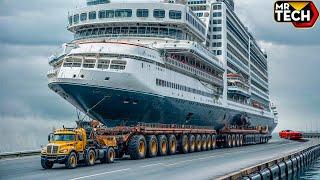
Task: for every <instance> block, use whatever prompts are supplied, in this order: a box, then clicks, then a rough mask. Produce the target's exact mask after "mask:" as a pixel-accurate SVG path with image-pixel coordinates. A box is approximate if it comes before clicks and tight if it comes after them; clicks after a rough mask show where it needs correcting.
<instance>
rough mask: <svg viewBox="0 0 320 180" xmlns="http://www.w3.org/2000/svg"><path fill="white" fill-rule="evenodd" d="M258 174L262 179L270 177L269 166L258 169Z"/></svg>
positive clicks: (265, 179) (266, 179)
mask: <svg viewBox="0 0 320 180" xmlns="http://www.w3.org/2000/svg"><path fill="white" fill-rule="evenodd" d="M260 175H261V177H262V179H263V180H269V179H271V171H270V169H269V168H265V169H263V170H262V171H260Z"/></svg>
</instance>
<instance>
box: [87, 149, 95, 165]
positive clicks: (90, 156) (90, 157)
mask: <svg viewBox="0 0 320 180" xmlns="http://www.w3.org/2000/svg"><path fill="white" fill-rule="evenodd" d="M95 162H96V154H95V152H94V151H93V149H90V150H89V151H88V152H87V154H86V164H87V165H88V166H93V165H94V164H95Z"/></svg>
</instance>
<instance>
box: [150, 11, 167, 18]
mask: <svg viewBox="0 0 320 180" xmlns="http://www.w3.org/2000/svg"><path fill="white" fill-rule="evenodd" d="M165 16H166V11H165V10H163V9H155V10H153V17H155V18H164V17H165Z"/></svg>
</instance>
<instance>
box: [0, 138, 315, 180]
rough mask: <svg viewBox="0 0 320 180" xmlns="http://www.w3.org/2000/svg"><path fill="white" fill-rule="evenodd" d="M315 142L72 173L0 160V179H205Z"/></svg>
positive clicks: (33, 162) (33, 160)
mask: <svg viewBox="0 0 320 180" xmlns="http://www.w3.org/2000/svg"><path fill="white" fill-rule="evenodd" d="M318 143H319V140H310V141H307V142H294V141H287V140H279V141H274V142H271V143H269V144H264V145H254V146H245V147H239V148H232V149H217V150H213V151H205V152H199V153H192V154H180V155H174V156H165V157H157V158H152V159H144V160H118V161H116V162H115V163H114V164H101V165H100V164H98V165H96V166H93V167H79V168H77V169H74V170H68V169H65V168H64V166H63V165H56V166H54V169H52V170H43V169H42V168H41V165H40V157H34V156H33V157H25V158H21V159H7V160H0V179H23V180H26V179H105V178H106V177H108V179H126V180H127V179H163V178H165V179H209V178H217V177H220V176H222V175H225V174H228V173H231V172H234V171H237V170H240V169H242V168H245V167H249V166H252V165H255V164H258V163H262V162H264V161H267V160H270V159H273V158H276V157H279V156H283V155H285V154H287V153H290V152H291V153H292V152H295V151H297V150H300V149H304V148H306V147H309V146H311V145H314V144H318Z"/></svg>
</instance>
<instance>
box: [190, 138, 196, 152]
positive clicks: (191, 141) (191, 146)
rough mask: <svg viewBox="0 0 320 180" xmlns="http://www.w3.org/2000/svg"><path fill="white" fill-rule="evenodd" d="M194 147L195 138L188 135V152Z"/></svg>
mask: <svg viewBox="0 0 320 180" xmlns="http://www.w3.org/2000/svg"><path fill="white" fill-rule="evenodd" d="M195 148H196V138H195V137H194V135H192V134H191V135H189V152H194V150H195Z"/></svg>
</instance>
